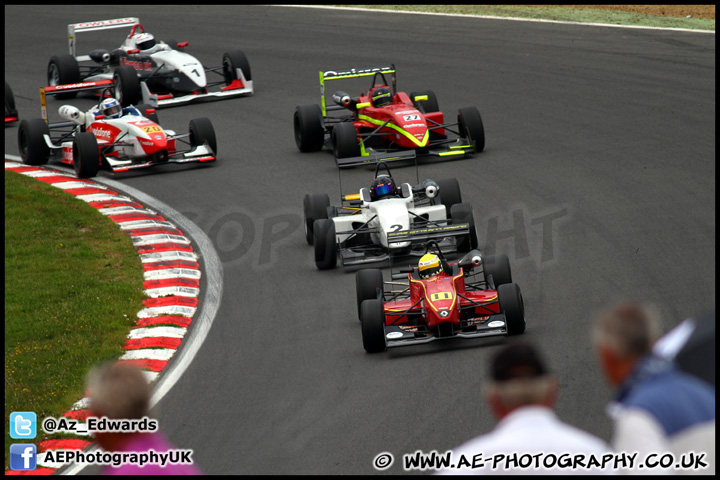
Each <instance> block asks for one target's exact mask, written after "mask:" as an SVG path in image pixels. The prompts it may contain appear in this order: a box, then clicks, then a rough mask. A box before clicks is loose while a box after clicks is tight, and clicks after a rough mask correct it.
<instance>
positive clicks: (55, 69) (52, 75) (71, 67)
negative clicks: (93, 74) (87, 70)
mask: <svg viewBox="0 0 720 480" xmlns="http://www.w3.org/2000/svg"><path fill="white" fill-rule="evenodd" d="M47 80H48V83H47V84H48V85H50V86H53V87H54V86H56V85H67V84H69V83H79V82H80V66H79V65H78V62H77V60H75V57H73V56H72V55H69V54H67V53H64V54H61V55H53V56H52V57H51V58H50V62H49V63H48V68H47ZM76 95H77V92H68V93H59V94H57V95H55V97H56V98H57V99H58V100H67V99H69V98H75V96H76Z"/></svg>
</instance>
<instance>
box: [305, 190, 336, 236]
mask: <svg viewBox="0 0 720 480" xmlns="http://www.w3.org/2000/svg"><path fill="white" fill-rule="evenodd" d="M329 206H330V197H328V194H327V193H314V194H308V195H305V197H304V198H303V213H304V215H305V222H304V226H305V240H307V243H308V244H309V245H312V244H313V243H315V237H314V236H313V225H314V224H315V220H322V219H326V218H328V214H327V208H328V207H329Z"/></svg>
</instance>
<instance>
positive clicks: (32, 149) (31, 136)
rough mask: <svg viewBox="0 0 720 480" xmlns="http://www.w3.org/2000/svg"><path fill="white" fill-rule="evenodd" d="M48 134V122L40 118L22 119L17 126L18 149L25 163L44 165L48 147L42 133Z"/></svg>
mask: <svg viewBox="0 0 720 480" xmlns="http://www.w3.org/2000/svg"><path fill="white" fill-rule="evenodd" d="M46 134H47V135H50V129H49V128H48V124H47V123H45V120H43V119H42V118H31V119H29V120H23V121H21V122H20V127H18V150H20V158H21V159H22V162H23V163H24V164H25V165H44V164H46V163H47V162H48V160H49V159H50V147H48V146H47V144H46V143H45V139H44V138H43V135H46Z"/></svg>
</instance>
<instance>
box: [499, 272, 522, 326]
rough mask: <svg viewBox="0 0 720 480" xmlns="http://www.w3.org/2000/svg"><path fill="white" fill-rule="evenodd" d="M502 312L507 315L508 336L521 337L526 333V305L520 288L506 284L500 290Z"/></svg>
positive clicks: (513, 284) (512, 284)
mask: <svg viewBox="0 0 720 480" xmlns="http://www.w3.org/2000/svg"><path fill="white" fill-rule="evenodd" d="M498 300H499V301H500V311H501V312H503V313H504V314H505V321H506V322H507V332H508V335H520V334H521V333H523V332H524V331H525V305H524V304H523V298H522V293H520V287H518V286H517V284H515V283H506V284H504V285H500V287H499V288H498Z"/></svg>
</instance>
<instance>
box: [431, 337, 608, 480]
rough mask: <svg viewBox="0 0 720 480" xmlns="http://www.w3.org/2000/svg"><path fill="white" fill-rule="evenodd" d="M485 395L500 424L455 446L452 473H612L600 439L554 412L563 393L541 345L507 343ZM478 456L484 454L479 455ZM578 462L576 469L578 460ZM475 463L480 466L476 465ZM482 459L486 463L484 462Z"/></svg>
mask: <svg viewBox="0 0 720 480" xmlns="http://www.w3.org/2000/svg"><path fill="white" fill-rule="evenodd" d="M491 377H492V379H491V380H490V381H489V382H488V383H487V385H486V386H485V388H484V396H485V399H486V401H487V403H488V404H489V406H490V408H491V410H492V412H493V414H494V415H495V416H496V417H497V418H498V420H499V421H498V424H497V426H496V427H495V429H494V430H493V431H491V432H489V433H487V434H485V435H480V436H478V437H476V438H473V439H471V440H469V441H467V442H465V443H464V444H462V445H460V446H459V447H457V448H455V449H453V451H452V460H453V464H454V465H455V466H456V467H458V466H460V465H463V468H449V469H444V470H441V471H439V472H438V473H439V474H446V475H501V474H502V475H508V474H515V475H528V474H543V475H558V474H561V475H562V474H564V475H578V474H592V475H598V474H612V473H614V472H613V470H612V462H610V463H608V464H607V465H605V467H604V468H603V467H602V464H598V465H595V464H592V465H591V462H592V460H591V459H590V457H591V456H593V457H594V459H595V460H596V461H599V462H602V459H603V456H605V455H609V454H610V449H609V447H608V445H607V444H606V443H605V442H604V441H603V440H601V439H600V438H598V437H596V436H594V435H591V434H589V433H587V432H585V431H583V430H581V429H579V428H576V427H574V426H572V425H568V424H567V423H563V422H562V421H561V420H560V419H559V418H558V417H557V415H556V414H555V412H554V411H553V407H554V405H555V400H556V398H557V392H558V382H557V379H556V377H555V376H554V375H553V374H551V373H549V372H548V370H547V369H546V367H545V364H544V363H543V361H542V359H541V358H540V355H539V354H538V352H537V350H536V349H535V348H534V347H533V346H532V345H531V344H529V343H526V342H517V343H513V344H510V345H508V346H506V347H504V348H503V349H502V350H501V351H500V352H498V353H497V355H496V356H495V357H494V358H493V361H492V364H491ZM478 455H482V456H481V457H479V456H478ZM573 461H575V462H580V463H582V465H580V463H576V466H575V468H573V466H572V462H573ZM473 464H474V465H473ZM481 464H482V466H481Z"/></svg>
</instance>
